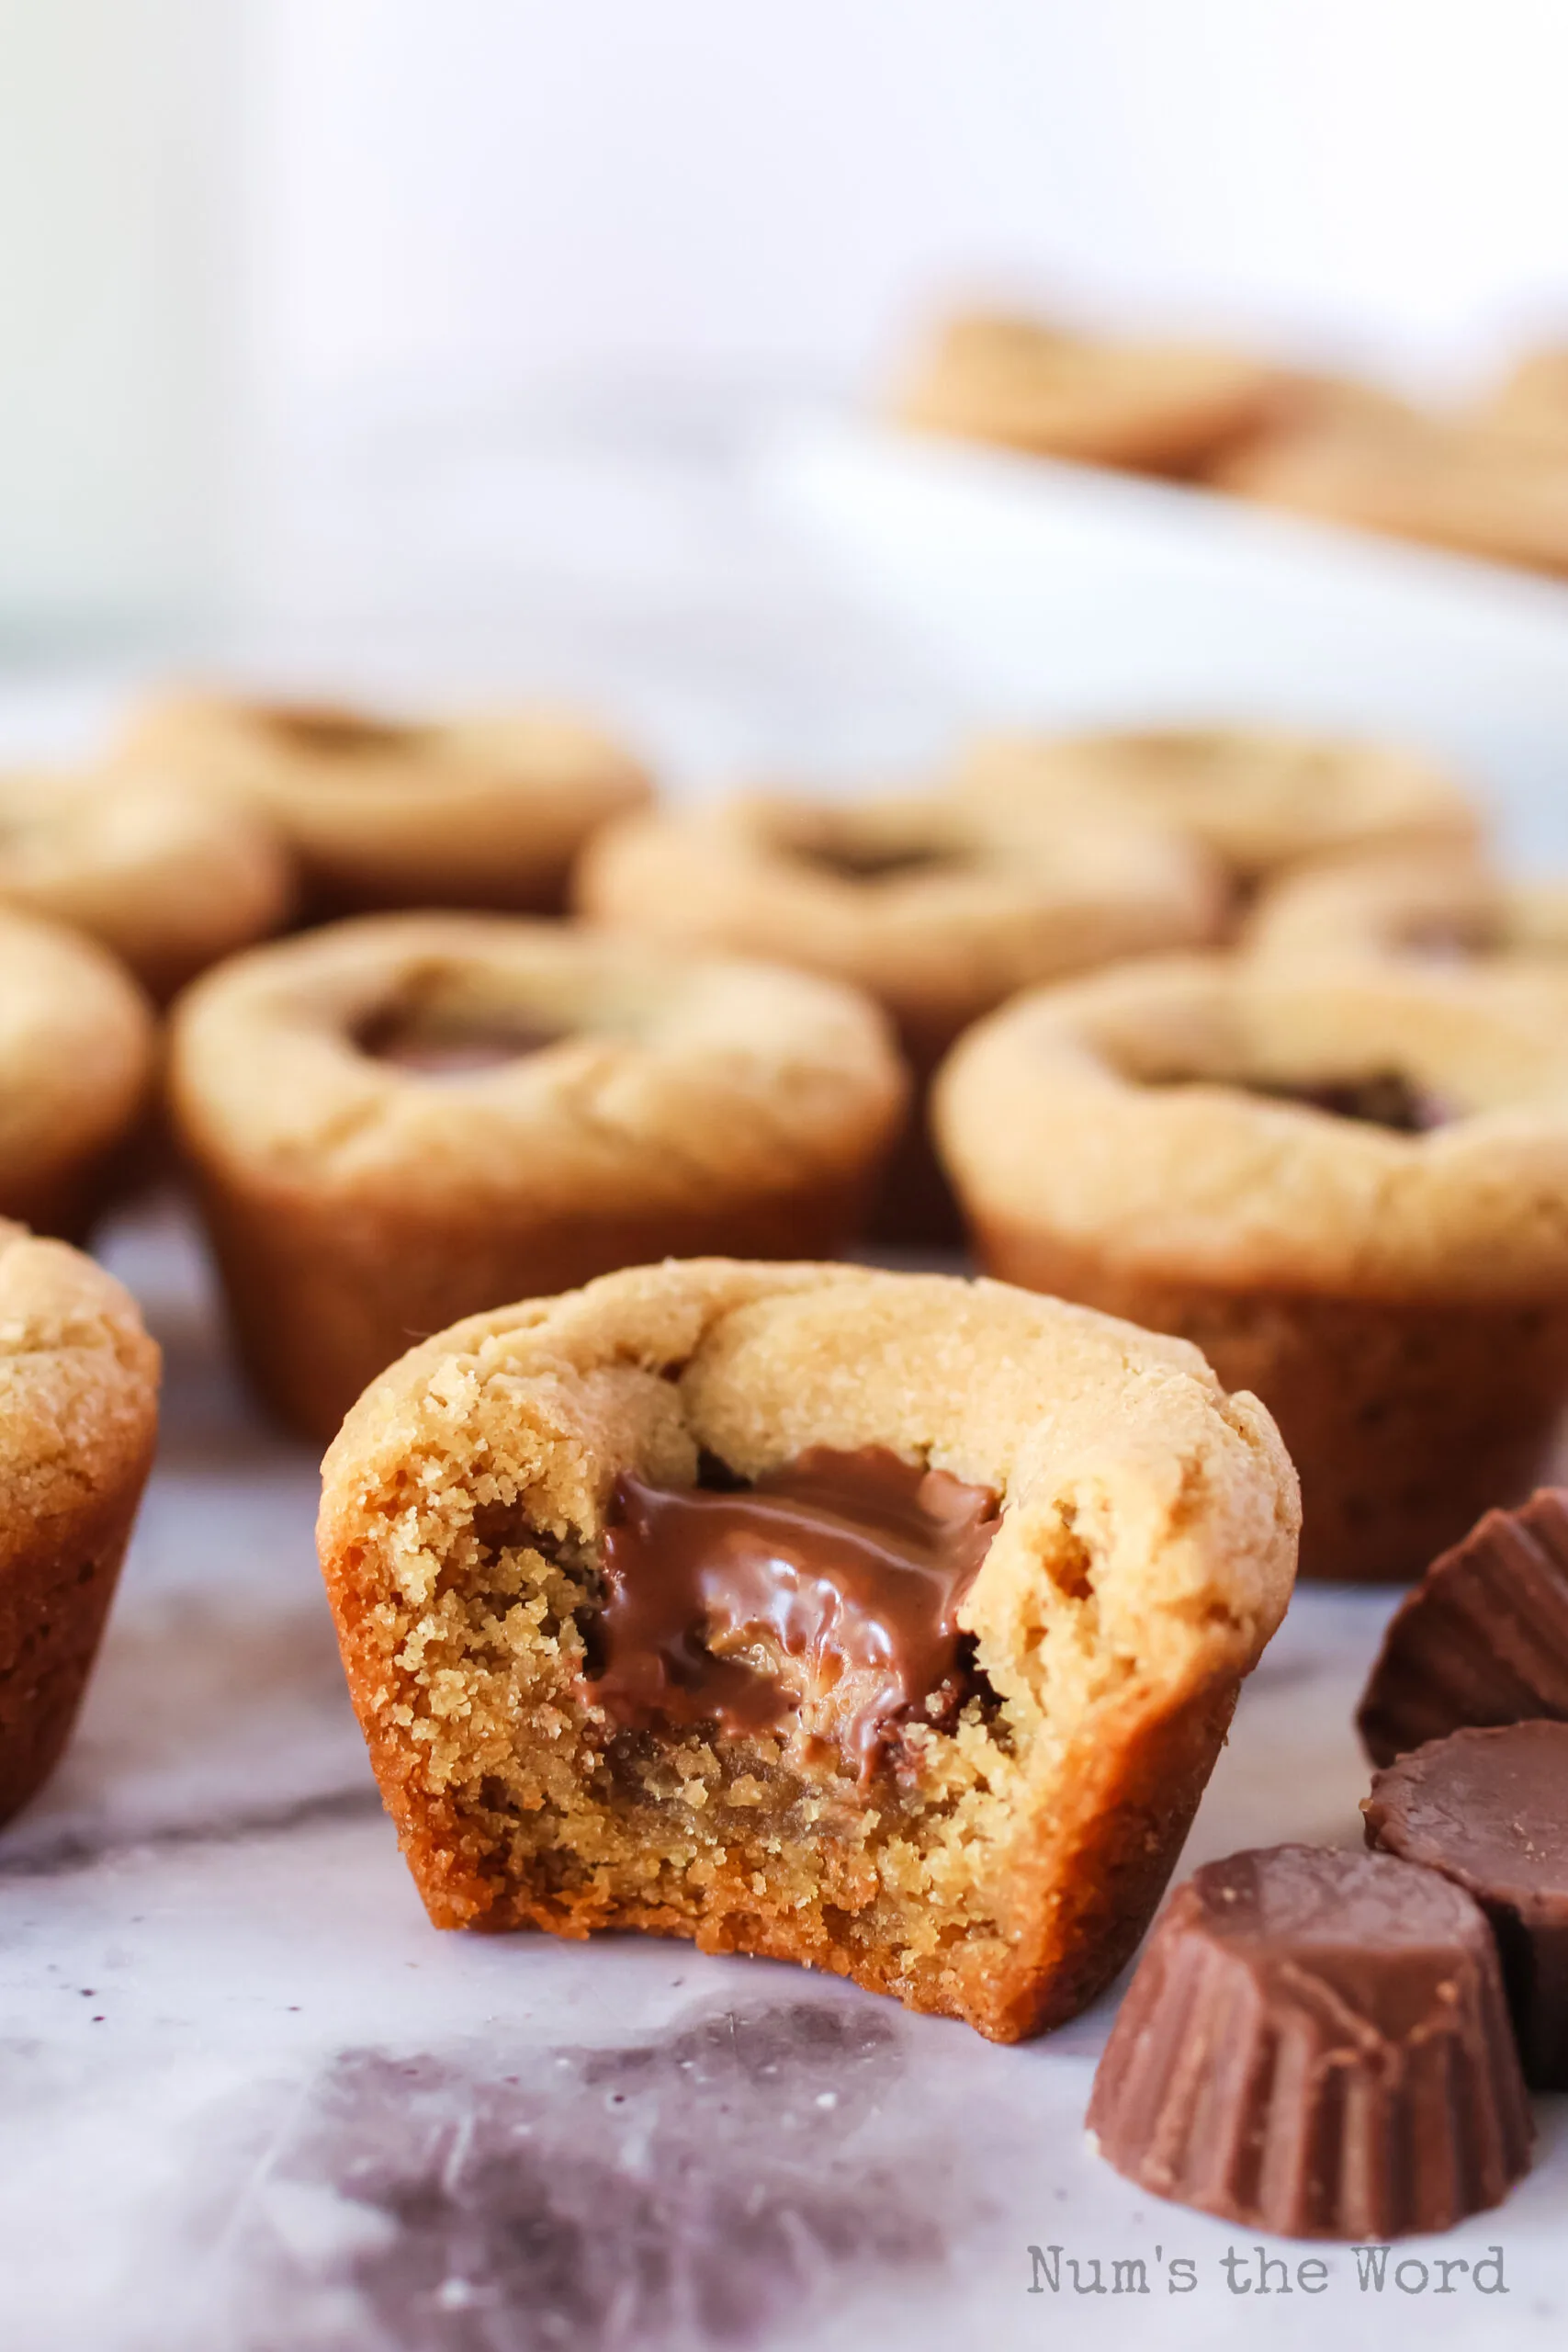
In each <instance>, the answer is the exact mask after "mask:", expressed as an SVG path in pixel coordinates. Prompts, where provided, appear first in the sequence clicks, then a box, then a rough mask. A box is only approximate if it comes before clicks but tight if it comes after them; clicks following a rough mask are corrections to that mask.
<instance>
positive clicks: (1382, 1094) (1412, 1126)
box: [1145, 1069, 1457, 1136]
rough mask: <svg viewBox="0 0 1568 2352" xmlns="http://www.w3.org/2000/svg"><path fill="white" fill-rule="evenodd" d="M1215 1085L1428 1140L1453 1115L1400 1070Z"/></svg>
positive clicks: (1163, 1082)
mask: <svg viewBox="0 0 1568 2352" xmlns="http://www.w3.org/2000/svg"><path fill="white" fill-rule="evenodd" d="M1218 1082H1219V1083H1220V1084H1222V1085H1228V1086H1232V1087H1234V1088H1235V1090H1236V1091H1237V1092H1238V1093H1241V1094H1256V1095H1257V1096H1258V1098H1259V1099H1260V1100H1261V1101H1263V1102H1265V1103H1299V1104H1300V1105H1301V1106H1302V1108H1303V1110H1308V1111H1324V1112H1326V1113H1327V1114H1328V1115H1329V1116H1330V1117H1331V1118H1335V1119H1352V1120H1355V1121H1356V1122H1358V1123H1359V1125H1362V1126H1369V1127H1387V1128H1388V1129H1389V1130H1390V1131H1391V1132H1392V1133H1393V1134H1394V1135H1402V1136H1424V1135H1429V1134H1430V1133H1431V1132H1432V1130H1433V1128H1434V1127H1441V1126H1446V1125H1448V1124H1449V1122H1450V1120H1451V1119H1452V1118H1454V1117H1455V1116H1456V1115H1457V1114H1455V1113H1454V1111H1453V1110H1452V1109H1450V1106H1449V1104H1447V1103H1444V1102H1442V1101H1441V1100H1440V1099H1439V1098H1438V1096H1437V1095H1436V1094H1434V1093H1432V1092H1431V1091H1430V1090H1429V1089H1428V1088H1427V1087H1424V1086H1422V1085H1420V1084H1419V1083H1418V1082H1417V1081H1416V1080H1415V1079H1413V1078H1411V1077H1409V1076H1408V1075H1407V1073H1406V1072H1405V1071H1404V1070H1400V1069H1380V1070H1368V1071H1366V1072H1364V1073H1363V1074H1362V1075H1360V1076H1359V1077H1356V1078H1332V1077H1324V1078H1303V1079H1287V1078H1232V1079H1222V1080H1219V1081H1218ZM1204 1083H1213V1080H1205V1079H1199V1078H1198V1077H1197V1076H1196V1075H1195V1074H1194V1073H1192V1072H1189V1071H1183V1072H1182V1073H1181V1074H1180V1075H1179V1076H1169V1077H1153V1078H1145V1084H1147V1085H1154V1086H1191V1085H1194V1084H1204Z"/></svg>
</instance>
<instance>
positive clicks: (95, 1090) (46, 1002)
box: [0, 910, 154, 1237]
mask: <svg viewBox="0 0 1568 2352" xmlns="http://www.w3.org/2000/svg"><path fill="white" fill-rule="evenodd" d="M153 1055H154V1033H153V1023H152V1012H151V1010H150V1008H149V1006H148V1004H147V1001H146V1000H145V998H144V997H143V996H142V994H141V989H139V988H138V987H137V986H136V984H135V982H134V981H133V980H132V979H131V978H130V975H129V974H128V973H127V972H126V971H125V970H124V969H123V968H122V967H121V966H120V965H118V963H117V962H116V961H115V960H114V958H113V957H112V956H107V955H106V954H105V952H104V950H103V949H102V948H101V947H98V946H96V945H95V944H94V943H93V942H92V941H91V940H90V939H86V938H84V937H83V936H82V935H81V934H80V933H76V932H73V931H67V930H66V929H64V927H63V926H62V925H61V924H58V923H52V922H41V921H39V920H38V919H36V918H35V917H33V916H32V915H24V914H17V913H16V912H15V911H13V910H0V1217H10V1218H15V1219H17V1221H18V1222H20V1223H24V1224H27V1225H30V1226H33V1227H37V1228H38V1229H39V1230H41V1231H43V1232H46V1233H56V1234H62V1235H65V1236H68V1237H75V1236H79V1235H80V1234H82V1233H83V1232H84V1231H85V1228H86V1227H88V1226H89V1225H90V1224H91V1222H92V1220H93V1217H94V1216H95V1215H96V1212H97V1210H98V1209H99V1208H100V1207H101V1206H102V1205H103V1203H104V1200H105V1198H106V1196H107V1193H108V1192H109V1191H110V1190H111V1189H112V1187H113V1184H114V1182H115V1180H116V1177H117V1176H118V1173H119V1172H120V1170H121V1166H122V1163H123V1161H124V1159H125V1155H126V1153H127V1151H128V1148H129V1147H130V1143H131V1140H132V1137H133V1136H134V1132H135V1130H136V1128H137V1126H138V1124H139V1122H140V1119H141V1114H142V1112H143V1110H144V1109H145V1107H146V1105H147V1101H148V1096H149V1092H150V1090H151V1087H152V1076H153Z"/></svg>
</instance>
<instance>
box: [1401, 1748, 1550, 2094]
mask: <svg viewBox="0 0 1568 2352" xmlns="http://www.w3.org/2000/svg"><path fill="white" fill-rule="evenodd" d="M1361 1810H1362V1812H1363V1814H1364V1815H1366V1822H1367V1843H1368V1845H1369V1846H1376V1847H1380V1848H1382V1850H1383V1851H1384V1852H1385V1853H1390V1854H1398V1855H1399V1856H1401V1857H1402V1858H1403V1860H1405V1861H1410V1862H1418V1863H1420V1864H1421V1865H1422V1866H1423V1867H1424V1868H1425V1869H1427V1870H1433V1871H1441V1872H1442V1874H1443V1876H1444V1877H1445V1878H1450V1879H1452V1880H1453V1881H1454V1883H1455V1884H1456V1885H1459V1886H1462V1887H1464V1888H1466V1889H1467V1890H1468V1892H1469V1893H1470V1894H1473V1895H1474V1897H1475V1899H1476V1901H1477V1902H1478V1903H1479V1904H1480V1905H1481V1907H1482V1909H1483V1911H1484V1912H1485V1914H1486V1917H1487V1918H1488V1919H1489V1920H1490V1921H1491V1923H1492V1929H1493V1933H1494V1934H1495V1937H1496V1939H1497V1949H1498V1951H1499V1953H1500V1955H1501V1958H1502V1962H1503V1980H1504V1983H1505V1985H1506V1988H1507V1994H1508V2006H1509V2008H1510V2009H1511V2010H1512V2012H1513V2018H1514V2027H1515V2030H1516V2032H1517V2036H1518V2043H1519V2055H1520V2057H1521V2059H1522V2060H1523V2062H1524V2070H1525V2079H1526V2081H1527V2082H1529V2083H1532V2084H1533V2085H1534V2086H1535V2087H1536V2088H1537V2089H1538V2090H1545V2091H1560V2090H1568V1723H1518V1724H1498V1725H1496V1726H1495V1728H1493V1729H1490V1730H1485V1731H1481V1730H1470V1731H1456V1732H1453V1733H1451V1734H1450V1736H1449V1737H1448V1738H1447V1739H1438V1740H1432V1741H1430V1742H1429V1743H1428V1744H1427V1746H1426V1747H1418V1748H1416V1750H1415V1752H1414V1753H1413V1754H1411V1755H1409V1756H1403V1757H1401V1758H1400V1759H1399V1761H1398V1763H1397V1764H1392V1765H1390V1766H1389V1768H1388V1770H1386V1771H1382V1772H1379V1773H1378V1774H1377V1775H1376V1776H1375V1777H1374V1779H1373V1781H1372V1792H1371V1796H1370V1797H1368V1798H1366V1799H1365V1801H1364V1802H1363V1804H1362V1806H1361Z"/></svg>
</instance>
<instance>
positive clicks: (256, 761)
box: [118, 694, 651, 916]
mask: <svg viewBox="0 0 1568 2352" xmlns="http://www.w3.org/2000/svg"><path fill="white" fill-rule="evenodd" d="M118 764H119V765H120V766H122V767H123V768H125V769H127V770H128V771H130V772H132V773H137V774H150V775H157V776H161V777H166V778H167V777H172V778H175V779H176V780H179V781H183V782H185V783H187V784H189V785H191V786H196V787H197V788H199V789H201V790H204V791H207V792H209V793H210V794H212V795H214V796H216V797H219V798H220V799H227V800H230V801H238V802H239V803H240V804H241V805H242V806H243V807H246V808H249V809H254V810H255V811H257V812H258V813H259V814H260V815H261V816H262V817H264V818H265V819H266V820H268V821H269V822H270V823H271V824H272V825H274V826H275V827H276V829H277V831H279V832H280V833H281V834H282V836H283V838H284V840H285V842H287V843H288V847H289V849H290V850H291V852H292V854H293V855H294V857H295V859H296V860H297V862H298V864H299V869H300V874H301V877H302V880H303V884H304V888H305V890H306V894H307V897H308V899H309V901H310V910H311V911H312V912H313V913H315V914H316V915H318V916H320V915H326V914H344V913H354V912H357V911H359V910H366V909H372V908H383V907H385V908H404V907H430V906H446V907H478V908H490V909H496V910H502V911H504V912H513V913H522V914H552V913H555V912H557V911H558V909H559V907H560V905H561V901H562V897H563V894H564V890H565V886H566V876H567V872H568V869H569V867H570V864H571V861H572V858H573V857H574V856H575V855H576V854H577V852H578V850H579V849H580V848H581V845H582V843H583V842H584V841H585V840H586V839H587V838H588V836H589V835H590V833H592V831H593V830H594V828H595V826H597V825H601V824H603V823H604V822H605V820H607V819H609V818H611V817H614V816H619V815H621V814H623V813H624V812H625V811H626V810H627V809H635V808H637V807H639V806H640V805H641V804H642V803H643V802H644V801H646V800H647V799H649V797H650V793H651V786H650V785H649V779H648V776H647V775H646V774H645V772H644V770H643V769H642V767H641V766H640V765H639V764H638V763H637V761H636V760H635V759H633V757H632V756H631V754H630V753H629V752H626V751H625V750H623V749H622V747H621V746H620V745H619V744H618V743H616V742H615V741H612V740H611V738H610V737H608V736H607V735H604V734H602V733H601V732H600V731H599V730H598V729H597V728H595V727H593V726H592V725H591V724H590V723H589V722H588V721H586V720H584V719H582V718H578V717H576V716H575V715H573V714H571V713H569V712H565V711H556V710H549V709H544V708H540V709H536V710H526V711H518V712H514V713H495V714H483V713H481V714H477V715H475V716H473V717H471V718H455V719H449V720H442V721H429V722H424V721H412V720H401V719H394V718H386V717H381V716H377V715H374V714H372V713H369V712H367V711H359V710H350V709H342V708H338V707H335V706H326V705H323V706H320V707H318V706H315V705H307V704H297V703H288V702H268V701H264V700H256V699H247V698H245V697H243V696H241V695H217V694H206V695H203V694H185V695H168V696H165V697H164V699H163V700H161V701H159V702H156V703H153V704H151V705H149V706H148V707H147V708H145V709H144V710H143V711H142V712H141V714H140V716H139V717H138V718H136V719H135V720H134V722H133V723H132V725H131V727H130V730H129V732H128V734H127V735H126V737H125V739H124V741H123V742H122V743H121V745H120V747H119V751H118Z"/></svg>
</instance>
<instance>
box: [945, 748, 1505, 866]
mask: <svg viewBox="0 0 1568 2352" xmlns="http://www.w3.org/2000/svg"><path fill="white" fill-rule="evenodd" d="M955 788H956V789H957V791H958V792H959V793H960V794H961V795H962V796H963V797H964V798H965V799H966V800H972V801H978V802H979V803H980V804H981V805H982V806H986V807H997V808H1000V809H1012V810H1014V811H1015V812H1017V813H1019V814H1022V813H1025V812H1027V811H1029V810H1031V809H1034V810H1044V809H1054V808H1061V807H1063V806H1066V807H1069V808H1070V807H1072V806H1074V805H1076V804H1078V803H1080V802H1081V801H1082V800H1083V799H1084V798H1085V797H1089V799H1091V800H1098V801H1100V802H1104V803H1109V804H1111V806H1114V805H1116V804H1118V803H1121V804H1122V805H1124V806H1129V807H1131V808H1132V809H1134V810H1136V811H1138V812H1139V813H1141V814H1142V815H1144V816H1145V818H1149V819H1154V820H1159V821H1161V822H1164V823H1166V824H1170V825H1179V826H1181V827H1183V828H1185V829H1186V830H1187V831H1190V832H1192V833H1195V834H1196V835H1197V836H1198V838H1199V839H1200V840H1201V841H1202V842H1206V843H1207V845H1208V847H1209V848H1210V849H1211V850H1212V851H1213V853H1214V854H1216V855H1217V856H1219V857H1220V858H1222V859H1223V860H1224V864H1225V865H1227V866H1228V868H1229V869H1230V872H1231V875H1232V876H1233V878H1234V880H1235V883H1236V884H1237V885H1238V886H1239V887H1240V888H1241V889H1242V890H1243V891H1244V892H1246V891H1248V890H1250V889H1251V888H1254V887H1255V886H1256V885H1257V884H1258V882H1259V881H1261V880H1262V879H1264V878H1265V877H1267V876H1271V875H1274V874H1276V873H1278V872H1279V871H1280V869H1281V868H1282V867H1287V866H1290V865H1294V864H1295V863H1296V862H1297V861H1298V860H1301V859H1303V858H1315V857H1323V856H1325V855H1332V854H1343V853H1346V852H1356V853H1359V852H1362V851H1370V850H1382V849H1388V848H1399V849H1402V850H1404V849H1414V848H1415V847H1416V846H1417V845H1422V846H1427V847H1429V846H1432V845H1434V844H1436V845H1440V846H1442V847H1443V848H1444V849H1446V850H1448V851H1450V852H1451V853H1453V854H1456V855H1457V854H1460V853H1461V852H1463V851H1466V850H1469V849H1471V848H1472V847H1473V845H1474V843H1475V842H1476V840H1477V837H1478V834H1479V831H1480V818H1479V815H1478V812H1477V810H1476V809H1475V808H1474V807H1473V806H1472V803H1471V802H1470V801H1469V799H1467V797H1465V795H1464V793H1463V792H1461V789H1460V787H1459V786H1457V785H1456V784H1455V783H1453V782H1452V781H1451V779H1450V777H1449V776H1447V775H1444V774H1443V772H1442V771H1441V770H1440V769H1438V768H1437V767H1434V766H1433V765H1432V764H1431V763H1429V762H1428V761H1427V760H1425V759H1423V758H1421V757H1419V756H1418V755H1417V754H1416V753H1414V752H1406V751H1404V750H1402V749H1400V748H1398V747H1397V746H1393V745H1389V744H1382V743H1368V742H1356V741H1339V740H1337V739H1335V738H1333V737H1328V736H1316V735H1300V734H1293V733H1291V732H1290V731H1288V730H1286V729H1277V728H1262V727H1204V726H1171V727H1154V728H1131V729H1095V730H1093V731H1091V732H1089V733H1084V734H1075V735H1055V736H1052V735H993V736H983V737H981V738H980V740H979V741H977V742H976V743H974V744H973V745H972V746H971V747H970V750H969V752H968V755H967V757H966V758H965V759H964V761H963V762H962V763H961V764H960V766H959V769H958V773H957V775H956V777H955Z"/></svg>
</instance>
